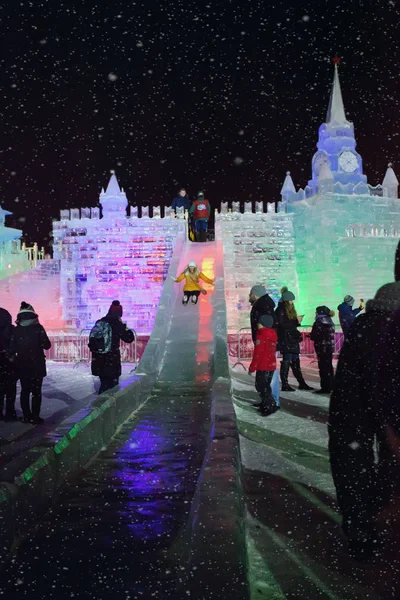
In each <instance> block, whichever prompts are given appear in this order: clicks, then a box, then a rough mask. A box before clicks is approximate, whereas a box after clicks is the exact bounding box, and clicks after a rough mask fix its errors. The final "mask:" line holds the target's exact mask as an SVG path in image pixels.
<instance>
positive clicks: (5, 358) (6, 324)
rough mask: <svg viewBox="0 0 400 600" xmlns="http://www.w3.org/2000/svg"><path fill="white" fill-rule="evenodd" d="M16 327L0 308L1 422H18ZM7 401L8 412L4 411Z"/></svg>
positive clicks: (6, 311)
mask: <svg viewBox="0 0 400 600" xmlns="http://www.w3.org/2000/svg"><path fill="white" fill-rule="evenodd" d="M13 331H14V327H13V325H12V317H11V315H10V313H9V312H8V310H6V309H5V308H0V420H2V419H5V420H6V421H16V420H17V413H16V411H15V398H16V395H17V378H16V375H15V369H14V364H13V358H14V357H13V355H12V353H11V350H10V346H11V339H12V334H13ZM4 399H5V400H6V403H5V404H6V411H5V414H3V410H4Z"/></svg>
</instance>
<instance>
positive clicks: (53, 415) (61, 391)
mask: <svg viewBox="0 0 400 600" xmlns="http://www.w3.org/2000/svg"><path fill="white" fill-rule="evenodd" d="M132 368H133V365H132V364H123V365H122V376H121V379H120V381H123V380H124V379H126V378H127V377H129V375H130V374H131V371H132ZM98 387H99V379H98V377H93V376H92V375H91V372H90V365H89V364H86V363H82V364H80V365H78V366H76V367H74V366H73V365H72V364H70V363H58V362H53V361H47V377H45V378H44V380H43V394H42V410H41V416H42V417H43V418H44V419H45V422H44V423H43V425H40V426H33V425H29V424H28V425H26V424H24V423H21V421H16V422H15V423H5V422H4V421H0V466H3V465H4V464H5V463H6V462H8V460H10V459H12V458H14V457H15V456H17V455H18V454H19V453H20V452H22V451H24V450H26V449H27V448H29V447H31V446H33V445H34V444H36V443H38V442H39V441H40V439H41V438H42V436H43V435H45V434H47V433H49V431H51V430H52V429H54V428H55V427H57V425H58V424H59V423H61V422H62V421H63V420H64V419H66V418H67V417H69V416H70V415H72V414H73V413H75V412H77V411H78V410H80V409H81V408H83V407H84V406H86V405H87V404H88V402H89V401H90V399H91V398H92V397H93V396H94V395H96V394H97V390H98ZM16 409H17V413H18V415H19V416H21V415H22V413H21V409H20V405H19V386H18V390H17V402H16Z"/></svg>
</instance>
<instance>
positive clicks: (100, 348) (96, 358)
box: [89, 300, 135, 394]
mask: <svg viewBox="0 0 400 600" xmlns="http://www.w3.org/2000/svg"><path fill="white" fill-rule="evenodd" d="M122 315H123V309H122V306H121V304H120V302H119V300H114V301H113V302H112V303H111V306H110V308H109V310H108V313H107V314H106V316H105V317H103V318H102V319H99V320H98V321H96V324H95V326H94V328H93V329H92V331H91V332H90V336H89V349H90V351H91V352H92V365H91V366H92V375H94V376H95V377H99V379H100V388H99V394H102V393H103V392H106V391H108V390H110V389H112V388H113V387H115V386H117V385H118V383H119V378H120V376H121V353H120V349H119V347H120V342H121V340H122V341H123V342H125V343H127V344H131V343H132V342H133V340H134V339H135V335H134V333H133V331H132V330H131V329H128V328H127V326H126V323H123V322H122Z"/></svg>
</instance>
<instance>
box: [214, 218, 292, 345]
mask: <svg viewBox="0 0 400 600" xmlns="http://www.w3.org/2000/svg"><path fill="white" fill-rule="evenodd" d="M223 208H224V207H223ZM247 210H248V212H245V213H244V214H240V213H239V212H227V211H224V210H223V211H221V213H220V214H216V217H215V237H216V239H221V240H222V243H223V249H224V274H225V294H226V303H227V320H228V331H229V333H234V332H236V331H238V330H239V329H240V328H241V327H249V312H250V308H251V307H250V304H249V291H250V288H251V287H252V286H253V285H255V284H262V285H264V286H265V287H266V289H267V291H268V293H269V294H270V295H271V296H272V297H273V298H274V300H275V301H276V302H278V300H279V297H280V288H281V287H282V286H283V285H286V286H288V287H289V289H291V290H292V291H293V292H294V294H296V295H297V293H298V284H297V276H296V263H295V251H294V235H293V215H290V214H285V213H280V214H275V213H274V212H269V213H262V212H261V211H258V212H257V213H255V214H254V213H252V212H249V211H250V210H251V209H249V208H248V209H247Z"/></svg>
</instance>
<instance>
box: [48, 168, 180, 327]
mask: <svg viewBox="0 0 400 600" xmlns="http://www.w3.org/2000/svg"><path fill="white" fill-rule="evenodd" d="M100 205H101V213H102V214H101V215H100V208H81V209H78V208H77V209H72V210H71V211H69V210H63V211H61V218H60V220H59V221H55V222H54V223H53V236H54V259H56V260H59V261H60V263H61V271H60V278H61V302H62V308H63V318H64V320H65V322H66V324H67V326H68V327H71V328H74V329H75V328H76V329H86V328H90V327H92V325H93V324H94V322H95V321H96V319H98V318H100V317H101V316H103V315H104V314H106V313H107V311H108V308H109V306H110V304H111V302H112V300H115V299H118V300H120V302H121V304H122V305H123V307H124V316H123V320H124V321H127V323H128V324H129V326H130V327H133V328H134V329H135V330H137V331H138V332H140V333H141V334H147V333H150V332H151V330H152V327H153V322H154V319H155V315H156V311H157V307H158V302H159V299H160V295H161V291H162V286H163V283H164V280H165V278H166V276H167V273H168V267H169V263H170V259H171V256H172V252H173V250H174V245H175V243H176V241H177V239H178V234H179V233H182V234H183V236H184V235H185V221H184V220H183V219H175V218H174V217H173V216H171V213H170V212H168V210H166V215H165V217H164V218H163V219H161V218H160V209H159V207H154V208H153V217H152V218H150V217H149V216H148V209H146V208H142V217H141V218H138V216H137V209H136V208H134V207H130V215H129V216H128V209H129V207H128V200H127V198H126V194H125V192H124V190H123V188H122V189H121V188H120V186H119V184H118V181H117V178H116V176H115V173H114V172H112V175H111V178H110V181H109V183H108V186H107V189H106V190H105V191H104V189H103V190H102V191H101V193H100ZM181 237H182V236H181Z"/></svg>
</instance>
